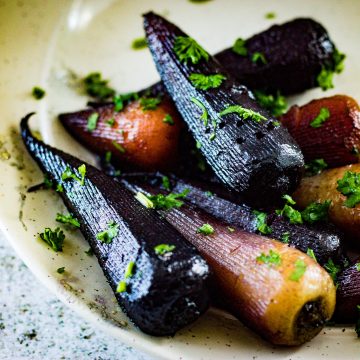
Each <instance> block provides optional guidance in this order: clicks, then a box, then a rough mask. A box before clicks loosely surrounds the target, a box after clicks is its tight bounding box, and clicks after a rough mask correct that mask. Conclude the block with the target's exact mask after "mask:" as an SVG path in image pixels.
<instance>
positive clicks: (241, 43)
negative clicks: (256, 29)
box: [232, 38, 248, 56]
mask: <svg viewBox="0 0 360 360" xmlns="http://www.w3.org/2000/svg"><path fill="white" fill-rule="evenodd" d="M232 51H233V52H234V53H235V54H238V55H241V56H247V54H248V51H247V48H246V41H245V40H244V39H241V38H238V39H236V40H235V42H234V45H233V47H232Z"/></svg>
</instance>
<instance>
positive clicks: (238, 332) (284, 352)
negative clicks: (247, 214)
mask: <svg viewBox="0 0 360 360" xmlns="http://www.w3.org/2000/svg"><path fill="white" fill-rule="evenodd" d="M150 9H152V10H154V11H156V12H158V13H160V14H163V15H165V16H167V17H168V18H169V19H170V20H173V21H174V22H176V23H177V24H179V25H180V26H181V27H182V28H184V30H185V31H187V32H188V33H190V34H192V35H193V36H194V37H195V38H196V39H198V40H199V41H200V42H201V43H202V44H203V45H204V47H205V48H207V49H208V50H209V51H211V52H216V51H218V50H220V49H223V48H224V47H227V46H230V45H231V44H232V42H233V40H234V39H235V38H237V37H239V36H241V37H244V38H246V37H247V36H249V35H251V34H253V33H255V32H258V31H261V30H263V29H265V28H267V27H268V26H269V25H271V24H272V23H274V22H279V23H280V22H284V21H286V20H289V19H291V18H294V17H299V16H312V17H314V18H315V19H317V20H319V21H320V22H321V23H323V24H324V25H325V26H326V28H327V29H328V30H329V32H330V34H331V36H332V38H333V39H334V40H335V41H336V43H337V44H338V46H339V48H340V49H341V50H342V51H344V52H345V53H346V54H347V55H348V59H347V61H346V71H345V72H344V73H343V74H342V75H341V76H339V77H337V78H336V80H335V84H336V88H335V89H334V90H332V91H329V92H327V93H326V95H332V94H335V93H344V94H348V95H352V96H354V97H355V98H357V99H358V100H360V86H359V83H360V62H359V59H360V56H359V55H360V46H359V38H358V37H359V34H360V21H359V20H360V2H359V1H354V0H353V1H352V0H348V1H336V0H331V1H330V0H324V1H314V0H302V1H289V0H287V1H280V0H278V1H273V2H269V1H266V0H257V1H253V0H242V1H237V0H226V1H225V0H212V1H209V2H207V3H204V4H194V3H191V2H190V1H188V0H171V1H170V0H152V1H149V0H147V1H145V0H143V1H141V0H131V1H130V0H122V1H110V0H107V1H105V0H102V1H97V0H83V1H81V0H74V1H70V0H69V1H66V0H62V1H45V0H44V1H39V0H34V1H15V0H14V1H11V0H9V1H3V0H0V109H1V110H0V111H1V121H0V134H1V137H0V140H1V149H0V158H1V160H2V161H0V173H1V178H0V203H1V208H0V223H1V229H2V230H3V231H4V232H5V234H6V235H7V238H8V239H9V241H10V243H11V244H12V246H13V247H14V248H15V249H16V251H17V253H18V254H19V256H20V257H21V258H22V259H23V260H24V261H25V263H26V264H27V265H28V267H29V268H30V269H31V271H33V272H34V274H35V275H36V276H37V277H38V278H39V279H40V280H41V281H42V282H43V283H44V285H45V286H47V287H48V288H49V290H50V291H52V292H54V293H55V294H56V295H57V296H58V297H59V298H60V299H61V300H62V301H64V302H65V303H66V304H68V305H69V306H70V307H71V308H72V309H74V310H75V311H76V312H77V313H79V314H80V315H81V316H83V317H84V318H86V319H88V320H89V321H92V322H94V323H96V324H97V326H98V327H99V328H101V329H103V330H104V331H107V332H108V333H110V334H112V335H113V336H114V337H115V338H117V339H119V340H121V341H125V342H127V343H129V344H130V345H133V346H136V347H138V348H140V349H142V350H144V351H147V352H149V353H150V354H152V355H153V356H155V357H157V358H165V359H219V358H223V359H225V358H226V359H251V358H254V359H255V358H256V359H278V360H279V359H290V358H291V359H321V358H326V359H354V358H356V357H357V356H358V354H359V352H360V342H359V340H357V338H356V337H355V333H354V331H353V330H352V329H350V328H347V329H346V331H345V332H343V331H342V328H328V329H326V330H325V331H323V332H322V333H321V334H320V335H319V336H318V337H317V338H316V339H314V340H313V341H312V342H310V343H309V344H306V345H304V346H302V347H299V348H282V349H281V348H275V347H272V346H271V345H269V344H267V343H265V342H264V341H262V340H261V339H259V338H258V337H257V336H256V335H254V334H253V333H252V332H250V331H248V330H247V329H246V328H244V327H243V326H242V325H241V324H240V323H239V322H238V321H237V320H235V319H234V318H232V317H231V316H229V315H227V314H225V313H222V312H218V311H215V310H211V311H209V312H208V313H207V314H206V315H204V316H203V317H202V318H201V319H200V320H199V321H197V322H196V323H195V324H194V325H192V326H190V327H187V328H185V329H183V330H182V331H180V332H179V333H178V334H177V335H176V336H175V337H173V338H153V337H150V336H146V335H144V334H142V333H141V332H139V331H138V330H136V329H135V328H134V327H133V326H132V325H130V324H128V320H127V319H126V317H125V316H124V315H123V314H122V313H121V311H120V310H119V308H118V306H117V305H116V302H115V300H114V296H113V295H112V292H111V290H110V287H109V286H108V285H107V283H106V281H105V278H104V276H103V274H102V272H101V269H100V268H99V266H98V264H97V261H96V259H95V258H90V257H88V256H86V255H85V254H84V251H85V250H87V249H88V245H87V244H86V242H85V240H84V239H83V238H82V236H80V235H79V234H77V233H74V232H69V231H66V233H67V237H68V240H67V241H66V244H65V248H64V252H63V253H57V254H55V253H54V252H52V251H51V250H49V249H47V247H46V246H44V245H43V244H42V243H40V242H39V241H38V240H37V236H36V234H37V233H38V232H39V231H41V230H42V229H44V227H46V226H50V227H54V226H56V223H55V221H54V218H55V215H56V213H57V212H58V211H61V210H64V205H63V204H62V202H61V200H59V198H58V197H57V195H56V194H53V193H50V192H48V191H42V192H41V191H40V192H37V193H34V194H31V195H29V194H27V195H26V198H25V190H26V188H27V186H28V185H29V184H36V183H38V182H40V181H41V180H42V175H41V173H40V171H39V170H38V169H37V167H36V166H35V165H34V164H33V162H32V161H31V160H30V159H29V157H28V156H27V155H26V154H25V153H23V147H22V145H21V143H20V142H19V137H18V135H17V134H16V130H17V128H18V124H19V120H20V118H21V117H22V116H23V115H24V114H26V113H27V112H29V111H33V110H35V111H37V113H38V116H37V117H36V121H35V119H33V121H32V127H33V128H35V127H37V128H38V129H39V130H40V131H41V133H42V136H43V137H44V139H45V140H46V141H47V142H49V143H51V144H52V145H55V146H57V147H59V148H61V149H64V150H66V151H70V152H71V153H73V154H75V155H77V156H79V157H81V158H82V159H84V160H87V161H93V157H92V156H91V155H90V154H89V153H88V152H87V151H86V150H85V149H83V148H82V147H80V146H79V145H78V144H77V143H76V142H75V141H74V140H72V139H71V138H70V136H69V135H67V134H66V133H65V131H64V130H63V129H62V128H61V126H59V124H58V122H57V120H56V114H58V113H60V112H64V111H70V110H76V109H80V108H82V107H84V105H85V102H86V99H85V98H84V97H81V96H79V95H78V94H77V92H76V91H75V90H74V89H73V88H71V87H69V76H68V75H69V73H70V71H72V72H74V73H75V74H78V75H80V76H83V75H86V74H87V73H89V72H90V71H94V70H99V71H101V72H102V73H103V75H104V76H105V77H106V78H110V79H111V82H112V85H113V86H114V87H115V88H117V89H118V90H119V91H129V90H137V89H139V88H142V87H144V86H146V85H148V84H150V83H152V82H153V81H155V80H157V79H158V75H157V73H156V71H155V68H154V65H153V63H152V60H151V57H150V54H149V52H148V50H142V51H134V50H131V49H130V43H131V41H132V40H133V39H134V38H136V37H139V36H142V34H143V31H142V19H141V16H140V14H142V13H144V12H145V11H147V10H150ZM269 11H273V12H275V13H276V14H277V18H276V19H275V20H267V19H265V16H264V15H265V13H267V12H269ZM34 85H41V86H43V87H44V88H45V89H46V90H47V96H46V98H45V99H43V100H42V101H40V102H36V101H35V100H33V99H32V98H31V96H30V95H29V92H30V90H31V89H32V87H33V86H34ZM324 95H325V94H324V93H322V92H321V91H319V90H312V91H309V92H307V93H306V94H304V95H301V96H299V97H297V98H295V99H294V101H296V102H298V103H304V102H306V101H308V100H310V99H313V98H316V97H320V96H324ZM11 129H13V131H12V132H11V131H10V130H11ZM8 156H11V158H10V159H8V160H6V158H7V157H8ZM62 266H65V268H66V270H67V275H65V276H61V275H58V274H57V273H56V269H57V268H59V267H62Z"/></svg>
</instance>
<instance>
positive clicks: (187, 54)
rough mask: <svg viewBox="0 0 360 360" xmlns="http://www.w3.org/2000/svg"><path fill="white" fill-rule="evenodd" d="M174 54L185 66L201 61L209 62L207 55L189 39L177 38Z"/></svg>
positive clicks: (186, 37) (185, 37)
mask: <svg viewBox="0 0 360 360" xmlns="http://www.w3.org/2000/svg"><path fill="white" fill-rule="evenodd" d="M173 49H174V52H175V54H176V56H177V57H178V59H179V60H180V61H181V62H183V63H185V64H187V63H188V61H190V62H191V63H192V64H194V65H195V64H197V63H199V62H200V61H201V60H202V59H204V60H205V61H208V60H209V54H208V53H207V52H206V51H205V50H204V49H203V48H202V47H201V46H200V45H199V44H198V43H197V42H196V41H195V40H194V39H193V38H191V37H188V36H178V37H176V39H175V42H174V48H173Z"/></svg>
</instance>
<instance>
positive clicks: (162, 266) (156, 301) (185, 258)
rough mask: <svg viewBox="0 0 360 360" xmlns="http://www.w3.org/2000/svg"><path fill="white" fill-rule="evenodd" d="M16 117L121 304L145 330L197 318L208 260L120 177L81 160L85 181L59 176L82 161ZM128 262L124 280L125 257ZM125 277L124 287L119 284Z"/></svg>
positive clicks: (172, 328) (164, 330)
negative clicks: (165, 247) (163, 248)
mask: <svg viewBox="0 0 360 360" xmlns="http://www.w3.org/2000/svg"><path fill="white" fill-rule="evenodd" d="M32 115H33V114H29V115H27V116H26V117H24V118H23V119H22V120H21V124H20V128H21V135H22V138H23V141H24V144H25V146H26V148H27V149H28V151H29V153H30V154H31V156H32V157H33V158H34V160H35V161H36V162H37V163H38V165H39V167H40V168H41V170H42V171H43V172H44V173H45V174H47V175H48V176H49V179H50V180H51V181H52V182H53V183H54V184H62V187H63V191H61V192H60V195H61V197H62V198H63V200H64V202H65V204H66V206H67V208H68V209H69V211H70V212H71V213H73V214H74V216H75V217H76V218H77V219H79V222H80V224H81V226H80V229H81V231H82V233H83V234H84V236H85V238H86V239H87V240H88V241H89V243H90V245H91V248H92V249H93V251H94V253H95V255H96V257H97V258H98V260H99V264H100V266H101V267H102V269H103V271H104V274H105V276H106V278H107V279H108V282H109V284H110V286H111V287H112V289H113V291H114V292H115V295H116V298H117V299H118V301H119V304H120V305H121V307H122V308H123V310H124V311H125V313H126V314H127V315H128V316H129V318H130V319H131V320H132V321H133V322H134V324H135V325H136V326H138V327H139V328H140V329H141V330H142V331H144V332H145V333H148V334H151V335H157V336H165V335H173V334H175V332H176V331H177V330H179V329H181V328H182V327H184V326H186V325H188V324H189V323H191V322H193V321H195V320H196V319H197V318H198V317H199V316H200V315H201V314H202V313H203V312H204V311H205V310H206V309H207V308H208V305H209V299H208V293H207V286H206V280H207V278H208V276H209V269H208V266H207V264H206V262H205V261H204V260H203V259H202V258H201V257H200V256H199V254H198V252H197V251H196V249H195V248H194V247H193V246H191V245H190V244H189V243H188V242H187V241H186V240H185V239H184V238H183V237H182V236H181V235H180V234H179V233H178V232H177V231H176V230H175V229H174V228H173V227H171V226H169V225H168V224H167V223H166V222H165V221H164V220H162V219H161V218H160V217H159V216H157V215H156V213H155V212H153V211H151V210H149V209H147V208H145V207H144V206H142V205H141V204H140V202H138V201H137V200H136V199H135V198H134V196H133V195H132V194H131V193H130V192H129V191H128V190H126V189H125V188H124V187H123V186H122V185H121V184H120V183H117V182H115V181H114V180H113V179H111V178H110V177H108V176H107V175H105V174H104V173H102V172H101V171H99V170H98V169H96V168H94V167H92V166H91V165H89V164H86V163H85V165H86V177H85V180H84V184H83V185H82V184H79V182H78V181H74V180H71V181H62V174H63V173H64V171H65V169H67V168H69V169H70V170H71V172H72V173H74V174H77V169H78V168H79V166H81V165H82V164H83V163H82V162H81V160H79V159H77V158H75V157H73V156H71V155H69V154H66V153H64V152H62V151H60V150H57V149H55V148H51V147H50V146H48V145H46V144H44V143H43V142H42V141H40V140H37V139H35V138H34V137H33V136H32V134H31V132H30V130H29V125H28V121H29V119H30V117H31V116H32ZM111 222H114V223H115V224H118V233H117V234H116V235H115V237H114V238H113V239H112V240H111V242H110V243H107V242H103V241H99V240H98V239H97V234H98V233H100V232H102V231H104V230H106V229H107V228H108V224H110V223H111ZM159 244H171V245H174V246H175V248H176V250H174V252H173V254H172V255H171V256H159V255H157V254H156V253H155V251H154V247H155V246H156V245H159ZM130 262H133V263H134V264H135V265H134V270H133V274H132V276H130V279H129V280H126V278H125V274H126V269H127V267H128V264H129V263H130ZM124 280H126V282H127V287H126V289H127V290H126V291H124V292H121V293H120V292H117V291H116V289H117V286H118V284H119V282H120V281H124Z"/></svg>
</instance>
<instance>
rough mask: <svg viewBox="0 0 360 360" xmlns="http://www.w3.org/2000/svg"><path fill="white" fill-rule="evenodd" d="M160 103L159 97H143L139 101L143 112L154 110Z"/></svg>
mask: <svg viewBox="0 0 360 360" xmlns="http://www.w3.org/2000/svg"><path fill="white" fill-rule="evenodd" d="M160 103H161V98H160V97H156V98H155V97H148V98H146V97H143V98H141V99H140V105H141V108H142V110H143V111H146V110H156V109H157V107H158V105H159V104H160Z"/></svg>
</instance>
